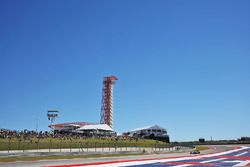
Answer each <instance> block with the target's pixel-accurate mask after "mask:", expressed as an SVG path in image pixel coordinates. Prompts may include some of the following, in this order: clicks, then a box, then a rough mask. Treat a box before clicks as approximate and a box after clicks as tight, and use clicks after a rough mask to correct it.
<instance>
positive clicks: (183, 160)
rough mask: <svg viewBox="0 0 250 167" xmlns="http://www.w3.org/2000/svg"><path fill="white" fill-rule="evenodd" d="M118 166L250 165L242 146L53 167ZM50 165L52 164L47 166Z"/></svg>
mask: <svg viewBox="0 0 250 167" xmlns="http://www.w3.org/2000/svg"><path fill="white" fill-rule="evenodd" d="M73 166H78V167H80V166H84V167H93V166H96V167H118V166H131V167H132V166H133V167H168V166H175V167H183V166H189V167H199V166H202V167H204V166H208V167H210V166H215V167H216V166H218V167H219V166H220V167H221V166H250V147H246V146H242V147H237V148H235V149H233V150H229V151H224V152H220V153H212V154H204V155H193V156H184V157H167V158H148V159H132V160H117V161H108V162H93V163H85V164H70V165H60V166H58V165H57V166H53V167H73ZM49 167H52V166H49Z"/></svg>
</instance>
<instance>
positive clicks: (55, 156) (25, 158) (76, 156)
mask: <svg viewBox="0 0 250 167" xmlns="http://www.w3.org/2000/svg"><path fill="white" fill-rule="evenodd" d="M129 155H142V154H139V153H138V154H106V155H103V154H91V155H66V156H63V155H62V156H60V155H53V156H37V157H2V158H0V162H14V161H37V160H54V159H73V158H100V157H118V156H129Z"/></svg>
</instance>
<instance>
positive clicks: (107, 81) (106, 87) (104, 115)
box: [100, 76, 118, 128]
mask: <svg viewBox="0 0 250 167" xmlns="http://www.w3.org/2000/svg"><path fill="white" fill-rule="evenodd" d="M116 80H118V78H117V77H115V76H107V77H104V79H103V88H102V108H101V120H100V123H101V124H107V125H109V126H110V127H111V128H113V85H114V84H115V81H116Z"/></svg>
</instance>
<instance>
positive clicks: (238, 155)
mask: <svg viewBox="0 0 250 167" xmlns="http://www.w3.org/2000/svg"><path fill="white" fill-rule="evenodd" d="M244 154H247V152H243V153H240V154H237V155H235V156H236V157H239V156H242V155H244Z"/></svg>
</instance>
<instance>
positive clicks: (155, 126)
mask: <svg viewBox="0 0 250 167" xmlns="http://www.w3.org/2000/svg"><path fill="white" fill-rule="evenodd" d="M145 129H164V130H166V129H165V128H162V127H160V126H158V125H153V126H146V127H143V128H137V129H133V130H131V132H135V131H140V130H145Z"/></svg>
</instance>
